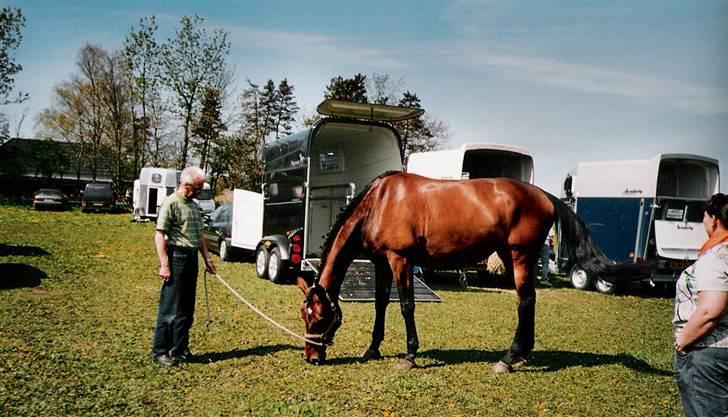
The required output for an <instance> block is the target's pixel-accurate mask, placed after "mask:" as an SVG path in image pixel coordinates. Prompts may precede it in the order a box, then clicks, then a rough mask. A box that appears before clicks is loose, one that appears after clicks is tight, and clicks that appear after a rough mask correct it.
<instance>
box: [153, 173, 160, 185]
mask: <svg viewBox="0 0 728 417" xmlns="http://www.w3.org/2000/svg"><path fill="white" fill-rule="evenodd" d="M152 182H154V183H157V184H159V183H160V182H162V174H152Z"/></svg>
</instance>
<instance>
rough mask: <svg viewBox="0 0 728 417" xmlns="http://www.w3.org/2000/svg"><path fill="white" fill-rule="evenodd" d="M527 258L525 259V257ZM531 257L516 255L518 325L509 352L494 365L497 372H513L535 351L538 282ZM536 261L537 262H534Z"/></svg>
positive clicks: (515, 277)
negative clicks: (514, 368)
mask: <svg viewBox="0 0 728 417" xmlns="http://www.w3.org/2000/svg"><path fill="white" fill-rule="evenodd" d="M524 258H525V259H524ZM530 260H531V259H530V257H528V258H526V257H521V256H514V258H513V263H514V265H513V277H514V281H515V285H516V294H517V296H518V326H517V327H516V334H515V335H514V336H513V342H512V343H511V347H510V349H509V350H508V352H507V353H506V354H505V356H503V358H501V360H500V361H499V362H497V363H496V364H495V365H493V371H494V372H496V373H504V372H511V371H512V370H513V367H514V366H517V365H523V364H525V363H526V362H527V359H528V356H529V355H530V354H531V352H532V351H533V347H534V344H535V327H536V283H535V276H534V271H533V267H532V265H530V264H529V262H530ZM534 263H535V262H534Z"/></svg>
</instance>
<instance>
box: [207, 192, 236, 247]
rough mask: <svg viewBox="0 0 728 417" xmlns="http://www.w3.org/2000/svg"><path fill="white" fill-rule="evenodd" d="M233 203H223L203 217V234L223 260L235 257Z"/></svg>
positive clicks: (208, 244) (209, 245)
mask: <svg viewBox="0 0 728 417" xmlns="http://www.w3.org/2000/svg"><path fill="white" fill-rule="evenodd" d="M232 209H233V206H232V204H223V205H221V206H220V207H218V208H217V209H215V211H213V212H212V214H210V215H205V216H203V217H202V234H203V235H204V237H205V243H207V249H208V250H209V251H210V252H214V253H217V254H218V255H220V259H222V260H223V261H230V260H232V259H233V258H234V255H235V253H234V248H233V247H232V246H231V245H230V236H232V218H233V217H232V213H233V210H232Z"/></svg>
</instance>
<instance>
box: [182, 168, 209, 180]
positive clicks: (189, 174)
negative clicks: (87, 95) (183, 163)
mask: <svg viewBox="0 0 728 417" xmlns="http://www.w3.org/2000/svg"><path fill="white" fill-rule="evenodd" d="M199 181H205V172H204V171H202V170H201V169H200V167H195V166H192V167H187V168H185V169H183V170H182V174H180V176H179V183H180V184H185V183H187V184H191V183H193V182H199Z"/></svg>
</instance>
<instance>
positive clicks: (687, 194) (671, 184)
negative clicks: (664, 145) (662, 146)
mask: <svg viewBox="0 0 728 417" xmlns="http://www.w3.org/2000/svg"><path fill="white" fill-rule="evenodd" d="M707 179H708V178H707V170H706V169H705V167H703V166H701V165H698V164H694V163H689V162H682V161H662V163H661V164H660V171H659V173H658V176H657V195H660V196H670V197H681V198H705V199H707V198H708V197H709V192H708V181H707Z"/></svg>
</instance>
